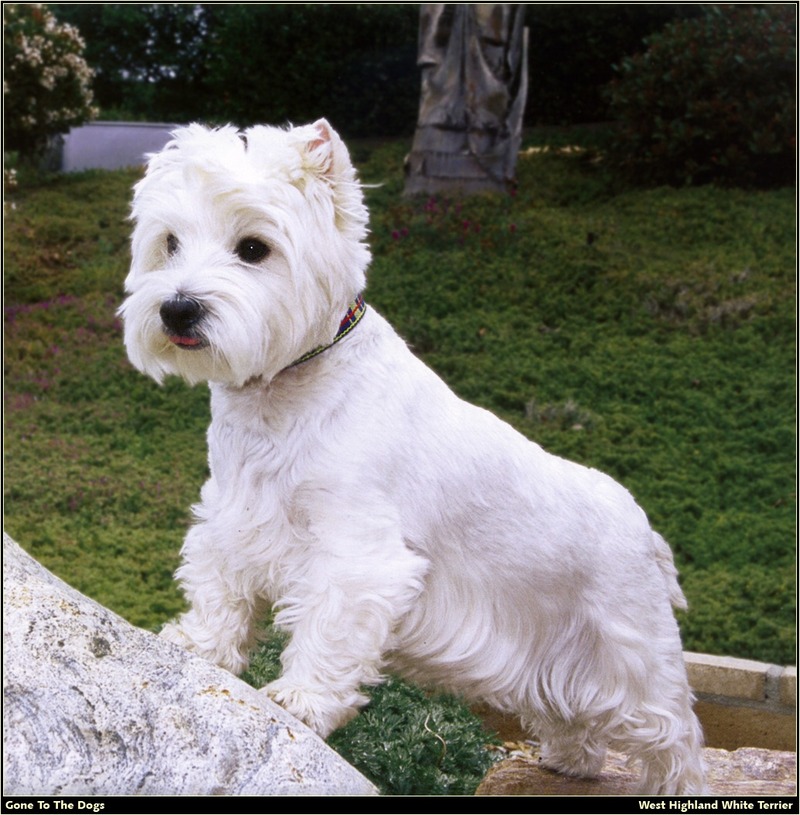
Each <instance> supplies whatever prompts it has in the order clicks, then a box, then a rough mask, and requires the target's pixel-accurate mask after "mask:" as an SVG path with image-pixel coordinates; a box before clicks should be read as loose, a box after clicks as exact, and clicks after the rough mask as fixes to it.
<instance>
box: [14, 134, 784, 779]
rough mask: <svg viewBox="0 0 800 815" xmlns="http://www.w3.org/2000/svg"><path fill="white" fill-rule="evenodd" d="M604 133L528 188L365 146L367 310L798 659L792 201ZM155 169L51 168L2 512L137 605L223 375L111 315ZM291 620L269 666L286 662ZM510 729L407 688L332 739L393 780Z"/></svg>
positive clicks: (463, 762)
mask: <svg viewBox="0 0 800 815" xmlns="http://www.w3.org/2000/svg"><path fill="white" fill-rule="evenodd" d="M593 141H594V136H593V135H592V134H588V133H587V134H579V135H576V134H575V133H570V134H568V135H567V136H562V135H560V134H558V133H546V134H544V135H538V136H537V137H536V138H528V139H527V140H526V143H525V145H524V150H523V155H522V156H521V159H520V164H519V168H518V169H519V187H518V190H517V193H516V195H508V196H501V197H497V196H494V197H492V196H490V197H485V198H483V197H481V198H475V199H471V200H464V201H460V200H448V199H445V198H440V197H437V198H428V199H424V198H423V199H419V200H407V199H403V198H402V196H401V190H402V169H401V168H402V158H403V155H404V153H405V152H406V151H407V149H408V144H407V143H404V142H395V143H387V144H384V145H380V146H378V147H375V146H374V145H372V146H369V147H368V146H366V145H365V146H359V145H355V150H354V155H355V158H356V160H357V162H358V163H359V164H360V165H361V168H362V176H363V178H364V180H365V181H367V182H370V183H373V184H379V185H380V186H375V187H372V188H370V189H369V191H368V197H369V203H370V207H371V210H372V235H371V238H370V241H371V244H372V247H373V251H374V255H375V261H374V264H373V267H372V270H371V276H370V284H369V288H368V292H367V300H368V302H369V303H370V304H371V305H372V306H374V307H375V308H378V309H379V310H381V311H382V312H383V313H384V314H385V315H386V316H387V317H389V318H390V319H391V321H392V322H393V323H394V324H395V326H396V327H397V328H398V330H399V331H400V333H401V334H402V335H403V336H405V337H406V338H407V339H408V341H409V342H410V343H411V345H412V346H413V348H414V350H415V351H416V353H418V354H419V355H420V356H422V357H423V358H424V359H425V361H426V362H428V363H429V364H430V365H431V366H432V367H433V368H434V369H435V370H437V371H438V372H439V373H440V374H441V375H442V376H443V377H444V378H445V379H446V380H447V381H448V383H449V384H451V385H452V386H453V387H454V388H455V390H456V391H457V392H458V393H459V394H460V395H462V396H464V397H465V398H467V399H469V400H470V401H473V402H476V403H478V404H480V405H483V406H485V407H487V408H489V409H491V410H493V411H495V412H496V413H498V414H499V415H500V416H501V417H502V418H504V419H505V420H507V421H509V422H511V424H513V425H514V426H516V427H517V428H518V429H519V430H520V431H521V432H523V433H525V434H526V435H528V436H530V437H531V438H533V439H535V440H536V441H538V442H540V443H541V444H543V445H544V446H545V447H547V448H548V449H549V450H551V451H552V452H555V453H557V454H561V455H564V456H567V457H569V458H572V459H575V460H578V461H581V462H583V463H585V464H588V465H590V466H595V467H598V468H600V469H602V470H605V471H606V472H608V473H609V474H611V475H612V476H614V477H615V478H617V479H618V480H620V481H621V482H622V483H624V484H625V485H626V486H627V487H629V488H630V489H631V490H632V491H633V493H634V494H635V495H636V497H637V499H638V500H639V502H640V503H641V505H642V506H643V507H644V508H645V510H646V511H647V512H648V514H649V515H650V518H651V520H652V522H653V525H654V526H655V528H657V529H658V530H659V531H660V532H662V533H663V534H664V535H665V537H666V538H667V539H668V540H669V541H670V543H671V544H672V546H673V549H674V550H675V553H676V561H677V564H678V566H679V568H680V571H681V575H682V583H683V586H684V589H685V591H686V593H687V596H688V599H689V603H690V611H689V613H688V614H682V615H681V617H680V624H681V628H682V632H683V637H684V645H685V647H686V648H687V649H688V650H694V651H704V652H710V653H715V654H728V655H733V656H739V657H748V658H753V659H760V660H764V661H769V662H776V663H781V664H784V663H791V662H793V661H794V660H795V608H794V602H795V588H794V580H795V552H794V541H795V495H794V485H795V434H794V426H795V425H794V408H795V398H794V393H795V383H794V371H795V348H794V345H795V343H794V337H795V320H794V302H795V301H794V269H795V260H794V245H795V244H794V221H795V217H794V191H793V190H790V189H777V190H770V191H760V192H752V191H750V192H745V191H740V190H735V189H726V190H719V189H716V188H714V187H710V186H708V187H699V188H692V189H689V188H686V189H672V188H658V189H649V190H647V189H632V188H626V187H624V186H620V185H619V184H618V183H617V182H615V181H614V180H613V178H611V177H610V176H609V175H608V174H607V172H606V170H605V165H604V162H603V161H602V154H600V153H598V152H597V151H596V150H594V149H592V144H593ZM136 177H137V173H136V172H134V171H129V172H128V171H122V172H114V173H108V172H91V173H83V174H78V175H70V176H51V177H46V178H38V179H34V178H28V177H26V176H25V175H24V174H23V175H22V176H21V177H20V179H19V186H18V187H17V188H16V189H14V190H11V191H10V194H9V195H8V198H7V202H6V211H5V215H6V230H5V238H6V240H5V264H4V285H5V302H4V306H5V321H4V332H5V333H4V339H5V349H4V350H5V353H4V357H5V360H4V361H5V388H4V410H5V413H4V415H5V453H6V455H5V483H4V489H5V504H4V506H5V527H6V529H7V531H8V532H9V533H10V534H12V536H13V537H15V538H16V540H18V541H19V543H20V544H21V545H23V546H24V547H25V548H26V549H27V550H28V551H30V552H31V553H32V554H33V555H34V556H35V557H36V558H38V559H39V561H40V562H41V563H43V564H44V565H45V566H46V567H47V568H49V569H51V570H52V571H54V572H55V573H56V574H58V575H60V576H61V577H63V578H64V579H65V580H67V582H69V583H70V584H71V585H73V586H75V587H76V588H78V589H79V590H81V591H83V592H85V593H86V594H88V595H89V596H91V597H94V598H95V599H97V600H98V601H99V602H101V603H103V604H104V605H106V606H108V607H110V608H112V609H113V610H115V611H117V612H118V613H120V614H121V615H122V616H124V617H126V618H127V619H128V620H130V621H131V622H132V623H134V624H136V625H139V626H142V627H145V628H149V629H152V630H157V629H158V627H159V626H160V625H161V624H162V623H163V622H164V621H165V620H166V619H168V618H169V617H171V616H173V615H174V614H175V613H177V612H178V611H179V610H180V609H181V607H182V601H181V598H180V595H179V592H178V591H177V588H176V586H175V584H174V582H173V580H172V576H171V575H172V571H173V570H174V569H175V568H176V566H177V564H178V551H179V548H180V544H181V540H182V537H183V534H184V531H185V528H186V525H187V523H188V522H189V519H190V511H189V507H190V505H191V503H192V502H193V501H194V500H196V498H197V495H198V491H199V487H200V484H201V483H202V481H203V479H204V477H205V471H206V463H205V439H204V433H205V428H206V425H207V423H208V418H209V415H208V399H207V396H208V395H207V390H206V389H205V387H202V386H198V387H196V388H189V387H187V386H185V385H184V384H182V383H181V382H178V381H175V380H169V381H167V383H166V384H165V385H164V386H163V387H158V386H157V385H155V384H154V383H153V382H151V381H150V380H148V379H145V378H144V377H143V376H141V375H140V374H138V373H137V372H135V371H133V369H132V368H131V367H130V365H129V364H128V363H127V361H126V358H125V354H124V349H123V347H122V339H121V330H120V325H119V322H118V320H117V318H116V317H115V309H116V307H117V305H118V304H119V302H120V301H121V297H122V280H123V278H124V276H125V273H126V267H127V263H128V255H127V239H128V231H129V224H128V223H127V221H126V215H127V208H128V201H129V197H130V186H131V184H132V183H133V182H134V180H135V179H136ZM279 650H280V640H279V638H278V639H276V638H274V637H271V638H270V639H269V640H268V641H267V642H266V644H265V646H264V648H263V649H262V650H261V651H260V652H259V653H258V654H257V656H256V659H255V660H254V663H253V666H252V668H251V670H250V672H249V673H248V675H247V676H246V678H247V679H248V680H249V681H251V682H252V683H253V684H255V685H259V684H262V683H263V682H264V681H267V679H268V678H269V677H270V676H271V675H274V671H275V670H277V655H278V653H279ZM489 738H490V737H489V736H488V735H486V734H484V733H482V732H481V731H480V728H479V726H478V724H477V722H476V720H475V719H474V717H471V716H470V714H469V713H468V712H467V711H465V709H464V708H463V707H461V706H460V705H459V704H458V703H457V702H456V701H455V700H452V699H447V698H440V697H433V698H429V697H428V696H426V695H425V694H423V693H420V692H418V691H417V690H416V689H413V688H409V687H408V686H406V685H403V684H402V683H399V682H395V681H392V682H391V683H390V684H389V685H388V686H387V687H385V688H382V689H380V690H379V691H377V692H376V693H375V696H374V700H373V703H372V704H371V705H370V707H369V709H368V710H367V711H365V712H364V713H363V714H362V715H361V716H359V717H358V718H357V719H356V720H354V722H352V723H351V724H350V725H348V727H347V728H345V729H344V730H343V731H341V733H337V734H336V735H335V736H334V737H333V739H332V743H333V744H334V746H335V747H336V749H338V750H339V751H340V752H342V754H343V755H345V756H346V757H347V758H348V760H350V761H351V762H353V763H354V764H355V765H356V766H358V767H359V768H360V769H362V771H363V772H365V774H367V775H368V776H369V777H371V778H372V779H373V780H375V781H376V782H377V783H378V784H379V785H380V786H381V788H382V789H383V790H384V791H385V792H397V793H419V794H422V793H431V792H433V793H439V794H448V793H449V794H453V793H458V792H469V791H471V790H472V789H474V786H475V784H477V781H478V779H479V778H480V776H481V775H482V773H483V772H484V771H485V768H486V767H487V766H488V765H489V763H490V761H491V754H490V752H488V751H487V750H485V749H484V745H485V744H486V743H487V741H488V740H489Z"/></svg>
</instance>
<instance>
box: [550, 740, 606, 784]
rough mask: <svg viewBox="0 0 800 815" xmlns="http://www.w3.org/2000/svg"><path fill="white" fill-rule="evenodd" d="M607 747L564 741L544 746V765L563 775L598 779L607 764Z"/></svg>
mask: <svg viewBox="0 0 800 815" xmlns="http://www.w3.org/2000/svg"><path fill="white" fill-rule="evenodd" d="M605 758H606V750H605V747H601V746H598V745H593V744H591V743H589V744H581V743H574V744H571V743H569V742H562V741H554V742H545V743H543V744H542V750H541V760H542V764H543V765H544V766H545V767H547V768H548V769H550V770H555V771H556V772H558V773H561V774H562V775H569V776H575V777H578V778H596V777H597V776H598V775H599V774H600V771H601V770H602V769H603V764H604V763H605Z"/></svg>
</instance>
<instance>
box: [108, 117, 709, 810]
mask: <svg viewBox="0 0 800 815" xmlns="http://www.w3.org/2000/svg"><path fill="white" fill-rule="evenodd" d="M245 135H246V138H247V145H246V146H245V144H244V143H243V141H242V140H241V139H240V137H239V135H238V134H237V132H236V131H235V130H234V129H232V128H222V129H219V130H214V131H211V130H206V129H204V128H201V127H199V126H192V127H190V128H188V129H185V130H180V131H178V132H177V133H176V134H175V138H174V141H173V142H172V143H171V144H170V145H169V146H168V147H167V148H166V149H165V150H164V151H163V152H162V153H160V154H158V155H156V156H155V157H153V158H152V160H151V161H150V164H149V167H148V171H147V174H146V176H145V178H144V180H143V181H141V182H140V183H139V184H138V185H137V187H136V193H135V198H134V205H133V216H134V219H135V222H136V226H135V231H134V235H133V264H132V266H131V271H130V275H129V276H128V278H127V281H126V290H127V292H128V298H127V299H126V301H125V303H124V304H123V306H122V308H121V313H122V315H123V316H124V320H125V342H126V345H127V348H128V353H129V356H130V358H131V360H132V362H133V363H134V365H136V366H137V367H138V368H139V369H141V370H142V371H144V372H145V373H147V374H149V375H151V376H152V377H154V378H155V379H156V380H159V381H160V380H161V379H162V378H163V377H164V376H165V375H169V374H177V375H179V376H182V377H184V378H185V379H186V380H188V381H189V382H198V381H201V380H207V381H209V383H210V388H211V406H212V415H213V421H212V424H211V427H210V429H209V432H208V444H209V451H210V466H211V477H210V478H209V480H208V482H207V483H206V484H205V486H204V487H203V490H202V500H201V503H200V504H199V505H198V506H197V507H195V513H196V518H197V520H196V523H195V524H194V526H193V527H192V528H191V529H190V530H189V532H188V534H187V536H186V541H185V544H184V547H183V565H182V566H181V567H180V569H179V571H178V574H177V576H178V578H179V579H180V581H181V584H182V586H183V588H184V591H185V593H186V596H187V599H188V601H189V603H190V606H191V607H190V610H189V611H188V612H187V613H186V614H184V615H183V616H182V617H181V618H180V619H178V620H177V621H176V622H174V623H172V624H170V625H168V626H167V627H166V628H165V630H164V632H163V633H164V636H165V637H167V638H168V639H171V640H173V641H176V642H180V643H182V644H184V645H186V647H188V648H191V649H192V650H194V651H196V652H197V653H199V654H201V655H203V656H204V657H206V658H208V659H209V660H211V661H213V662H215V663H217V664H218V665H221V666H223V667H225V668H227V669H229V670H231V671H233V672H235V673H238V672H240V671H242V670H243V669H244V668H245V667H246V665H247V660H248V652H249V650H250V648H251V647H252V646H253V644H254V642H255V639H256V636H257V632H258V624H259V618H260V617H262V616H263V615H264V614H265V613H266V611H267V610H268V609H269V607H270V606H271V605H274V607H275V609H276V610H277V616H276V622H277V624H278V625H279V626H281V627H282V628H284V629H285V630H286V631H288V632H290V634H291V639H290V642H289V645H288V646H287V648H286V650H285V651H284V654H283V657H282V664H283V674H282V676H281V677H280V678H279V679H278V680H277V681H275V682H273V683H271V684H270V685H269V686H268V687H267V688H266V690H267V691H268V692H269V693H270V694H271V695H272V696H273V697H274V698H275V699H276V700H277V701H278V702H280V703H281V704H282V705H284V706H285V707H286V708H287V709H288V710H289V711H290V712H291V713H293V714H295V715H296V716H297V717H299V718H300V719H302V720H304V721H305V722H307V723H308V724H309V725H310V726H311V727H313V728H314V729H315V730H317V731H318V732H319V733H320V734H321V735H323V736H326V735H327V734H328V733H330V732H331V731H332V730H334V729H335V728H337V727H339V726H340V725H342V724H343V723H345V722H346V721H348V720H349V719H350V718H351V717H352V716H354V715H355V714H356V712H357V710H358V708H359V706H361V705H362V704H363V703H364V702H365V697H364V696H363V695H362V692H361V686H363V685H365V684H374V683H377V682H379V681H380V680H381V677H382V674H383V672H384V671H387V670H388V671H397V672H399V673H401V674H403V675H404V676H406V677H409V678H411V679H413V680H416V681H418V682H421V683H424V684H435V685H437V686H440V687H443V688H445V689H449V690H451V691H454V692H456V693H460V694H462V695H463V696H465V697H466V698H468V699H471V700H483V701H485V702H488V703H490V704H491V705H493V706H494V707H496V708H498V709H499V710H501V711H506V712H509V713H515V714H518V715H519V716H520V717H521V718H522V720H523V721H524V722H525V723H526V724H527V725H528V726H529V727H530V729H531V732H532V733H535V734H536V735H538V736H539V737H540V738H541V740H542V743H543V752H544V756H545V761H546V762H547V763H548V764H549V765H550V766H552V767H553V768H555V769H558V770H560V771H563V772H565V773H570V774H578V775H593V774H596V773H597V772H598V771H599V770H600V768H601V767H602V763H603V757H604V754H605V749H606V747H607V746H611V747H612V748H615V749H618V750H622V751H624V752H626V753H627V754H628V755H629V756H630V757H631V760H641V762H642V766H643V774H642V791H643V792H648V793H684V794H688V793H692V794H698V793H701V792H702V791H703V770H702V762H701V742H702V737H701V733H700V728H699V726H698V723H697V720H696V718H695V716H694V714H693V713H692V697H691V693H690V691H689V688H688V686H687V681H686V672H685V668H684V664H683V659H682V651H681V643H680V639H679V633H678V628H677V625H676V622H675V619H674V616H673V613H672V608H671V606H672V605H677V606H682V605H683V603H684V601H683V596H682V594H681V591H680V589H679V587H678V584H677V581H676V572H675V568H674V566H673V563H672V554H671V552H670V550H669V548H668V547H667V545H666V543H665V542H664V541H663V540H662V538H661V537H660V536H659V535H658V534H656V533H655V532H653V531H652V530H651V528H650V525H649V523H648V521H647V518H646V517H645V514H644V512H643V511H642V510H641V509H640V508H639V507H638V506H637V505H636V503H635V502H634V500H633V498H632V497H631V496H630V494H629V493H628V492H627V491H626V490H625V489H624V488H623V487H621V486H620V485H619V484H617V483H616V482H614V481H613V480H612V479H610V478H609V477H607V476H605V475H603V474H601V473H599V472H597V471H595V470H590V469H587V468H585V467H582V466H579V465H577V464H573V463H570V462H568V461H565V460H563V459H560V458H557V457H555V456H552V455H549V454H547V453H546V452H544V451H543V450H542V449H541V448H540V447H539V446H537V445H536V444H534V443H532V442H530V441H528V440H527V439H525V438H523V437H522V436H521V435H519V434H518V433H517V432H516V431H514V430H513V429H512V428H511V427H509V426H508V425H506V424H504V423H503V422H501V421H500V420H499V419H497V418H496V417H495V416H493V415H492V414H490V413H488V412H486V411H484V410H481V409H479V408H476V407H474V406H472V405H469V404H466V403H465V402H463V401H461V400H459V399H458V398H457V397H456V396H455V395H454V394H453V393H452V392H451V391H450V390H449V389H448V388H447V386H446V385H445V384H444V383H443V382H442V381H441V380H440V379H439V378H438V377H437V376H436V375H435V374H434V373H432V372H431V371H430V370H429V369H428V368H426V367H425V366H424V365H423V364H422V363H421V362H420V361H418V360H417V359H416V358H415V357H414V356H413V355H412V353H411V352H410V351H409V350H408V348H407V347H406V345H405V344H404V342H403V341H402V340H401V339H400V338H399V337H398V336H397V335H396V334H395V332H394V331H393V330H392V328H391V327H390V326H389V325H388V323H386V322H385V321H384V320H383V318H382V317H380V316H379V315H378V314H377V313H376V312H375V311H374V310H372V309H368V310H367V313H366V315H365V316H364V317H363V319H362V320H361V322H360V324H359V325H358V326H357V327H356V328H355V329H354V330H353V331H352V332H351V333H350V334H349V335H348V336H347V337H346V338H345V339H343V340H342V341H340V342H338V343H337V344H335V345H333V346H331V347H330V348H328V349H327V350H326V351H324V352H323V353H321V354H319V355H318V356H316V357H314V358H313V359H311V360H309V361H307V362H305V363H302V364H300V365H296V366H292V363H293V362H294V361H295V360H297V359H298V358H299V357H300V356H302V355H303V354H304V353H305V352H307V351H309V350H311V349H312V348H315V347H316V346H318V345H321V344H327V343H329V342H330V341H331V340H332V338H333V336H334V334H335V332H336V329H337V327H338V324H339V321H340V320H341V318H342V316H343V315H344V313H345V311H346V309H347V306H348V304H349V303H350V302H352V300H353V298H354V297H355V295H356V294H357V293H358V292H359V291H360V290H361V289H362V287H363V286H364V281H365V269H366V266H367V264H368V260H369V253H368V250H367V249H366V247H365V245H364V238H365V235H366V221H367V213H366V210H365V208H364V204H363V200H362V194H361V190H360V188H359V186H358V184H357V181H356V179H355V174H354V171H353V168H352V165H351V163H350V161H349V158H348V156H347V151H346V149H345V147H344V145H343V144H342V143H341V141H340V140H339V138H338V137H337V136H336V134H335V133H333V131H332V130H331V129H330V127H329V126H328V125H327V123H326V122H324V121H320V122H317V123H316V124H315V125H310V126H307V127H302V128H294V129H289V130H281V129H277V128H267V127H257V128H252V129H251V130H248V131H247V132H246V134H245ZM169 234H171V235H174V236H175V238H176V239H177V241H178V244H179V249H178V250H177V251H176V252H174V253H173V254H169V252H168V251H167V249H166V236H167V235H169ZM250 236H257V237H260V239H262V240H263V241H264V242H265V243H266V244H268V245H269V246H270V247H271V250H272V251H271V254H270V255H269V256H268V257H267V258H266V259H264V260H263V261H261V262H260V263H258V264H255V265H253V264H247V263H244V262H242V261H240V260H239V258H238V257H237V256H236V254H235V253H234V249H235V247H236V245H237V242H238V241H239V240H240V239H241V238H243V237H250ZM177 293H181V294H184V295H187V296H191V297H192V298H194V299H195V300H197V301H199V302H202V303H203V305H204V307H205V309H206V311H205V314H204V317H203V320H202V323H201V324H200V326H199V330H200V331H201V332H202V336H203V337H204V339H205V340H206V343H207V344H206V346H205V347H203V348H198V349H186V348H182V347H178V346H176V345H174V344H173V343H172V342H170V340H169V339H168V337H167V334H166V333H165V331H164V327H163V326H162V322H161V319H160V317H159V309H160V306H161V304H162V302H163V301H164V300H165V299H169V298H170V297H174V296H175V295H176V294H177Z"/></svg>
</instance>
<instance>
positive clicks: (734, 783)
mask: <svg viewBox="0 0 800 815" xmlns="http://www.w3.org/2000/svg"><path fill="white" fill-rule="evenodd" d="M703 757H704V760H705V763H706V769H707V773H708V786H709V793H710V794H711V795H715V796H716V795H719V796H722V795H725V796H727V795H731V796H747V795H764V796H767V795H769V796H793V795H796V794H797V755H796V754H795V753H789V752H776V751H772V750H760V749H755V748H741V749H739V750H736V751H734V752H728V751H727V750H714V749H710V748H706V749H705V750H704V751H703ZM637 781H638V774H637V773H636V771H632V770H630V769H628V768H627V767H626V766H625V756H623V755H620V754H619V753H609V754H608V758H607V759H606V763H605V766H604V767H603V771H602V772H601V774H600V775H599V776H598V777H597V778H592V779H588V778H569V777H567V776H564V775H560V774H559V773H555V772H553V771H552V770H548V769H546V768H544V767H543V766H542V765H541V764H540V763H539V759H538V756H535V755H534V756H533V757H531V758H527V757H514V758H509V759H505V760H504V761H501V762H500V763H499V764H497V765H495V767H493V768H492V769H491V770H490V771H489V773H488V774H487V776H486V778H485V779H484V780H483V781H482V782H481V785H480V786H479V787H478V790H477V792H476V793H475V794H476V795H481V796H494V795H591V796H606V795H607V796H612V795H613V796H620V795H635V794H636V784H637Z"/></svg>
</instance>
